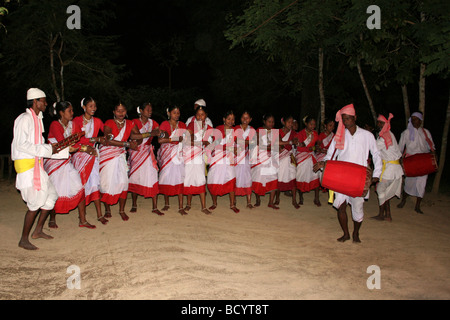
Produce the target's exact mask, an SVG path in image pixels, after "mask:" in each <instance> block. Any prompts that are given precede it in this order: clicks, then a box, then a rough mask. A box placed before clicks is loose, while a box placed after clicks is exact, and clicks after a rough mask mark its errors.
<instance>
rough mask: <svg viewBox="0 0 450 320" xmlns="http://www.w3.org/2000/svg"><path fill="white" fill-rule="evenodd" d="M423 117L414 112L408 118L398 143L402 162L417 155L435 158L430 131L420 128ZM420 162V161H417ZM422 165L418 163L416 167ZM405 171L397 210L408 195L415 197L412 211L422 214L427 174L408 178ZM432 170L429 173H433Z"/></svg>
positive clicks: (401, 206) (419, 113) (403, 203)
mask: <svg viewBox="0 0 450 320" xmlns="http://www.w3.org/2000/svg"><path fill="white" fill-rule="evenodd" d="M422 122H423V115H422V113H421V112H414V113H413V114H412V115H411V117H410V118H409V122H408V128H407V129H406V130H405V131H403V132H402V134H401V136H400V141H399V148H400V151H401V152H402V154H403V157H404V158H403V159H404V160H403V162H405V159H406V158H407V157H409V156H412V155H417V154H429V155H430V156H431V157H433V158H434V157H435V147H434V142H433V139H432V137H431V133H430V131H428V130H427V129H424V128H423V127H422ZM419 162H420V161H419ZM421 165H422V164H421V163H419V164H418V166H421ZM404 169H405V186H404V189H403V192H402V200H401V202H400V203H399V204H398V205H397V207H398V208H403V206H404V205H405V203H406V198H407V197H408V195H411V196H413V197H417V200H416V206H415V208H414V210H415V211H416V212H417V213H420V214H423V212H422V210H421V209H420V203H421V202H422V199H423V196H424V194H425V187H426V185H427V179H428V174H426V175H421V176H408V173H407V170H406V166H405V163H404ZM433 170H434V168H432V170H431V171H433Z"/></svg>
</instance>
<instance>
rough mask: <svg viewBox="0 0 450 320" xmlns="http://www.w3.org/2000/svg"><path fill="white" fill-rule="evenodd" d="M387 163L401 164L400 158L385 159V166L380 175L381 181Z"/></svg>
mask: <svg viewBox="0 0 450 320" xmlns="http://www.w3.org/2000/svg"><path fill="white" fill-rule="evenodd" d="M386 163H392V164H400V159H398V160H392V161H386V160H383V167H382V168H381V175H380V181H381V179H382V178H383V173H384V171H385V170H386Z"/></svg>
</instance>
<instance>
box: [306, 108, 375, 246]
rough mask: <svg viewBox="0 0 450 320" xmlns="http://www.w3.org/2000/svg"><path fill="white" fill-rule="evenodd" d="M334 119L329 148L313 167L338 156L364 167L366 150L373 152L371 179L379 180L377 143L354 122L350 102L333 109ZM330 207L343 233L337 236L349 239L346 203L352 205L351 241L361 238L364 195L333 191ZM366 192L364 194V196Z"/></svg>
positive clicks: (371, 135) (367, 153)
mask: <svg viewBox="0 0 450 320" xmlns="http://www.w3.org/2000/svg"><path fill="white" fill-rule="evenodd" d="M336 121H337V122H338V123H339V125H338V128H337V131H336V135H335V137H334V139H333V142H331V145H330V147H329V148H328V152H327V155H326V156H325V159H324V161H319V162H317V163H316V164H315V165H314V170H316V171H317V170H319V169H322V168H324V167H325V162H326V161H327V160H331V159H333V160H339V161H347V162H351V163H355V164H358V165H361V166H365V167H367V165H368V162H367V160H368V158H369V152H370V154H371V155H372V160H373V163H374V166H375V168H374V171H373V175H372V177H373V178H372V183H376V182H378V180H379V179H378V178H379V177H380V174H381V168H382V162H381V158H380V156H379V152H378V148H377V144H376V141H375V137H374V136H373V134H372V133H371V132H369V131H367V130H364V129H362V128H360V127H359V126H357V125H356V114H355V108H354V106H353V104H350V105H347V106H345V107H344V108H342V109H341V110H339V111H338V112H337V113H336ZM335 196H336V198H335V200H334V202H333V207H335V208H336V209H337V210H338V212H337V216H338V220H339V224H340V226H341V228H342V231H343V232H344V235H343V236H342V237H340V238H338V239H337V240H338V241H339V242H344V241H347V240H350V234H349V231H348V220H347V203H348V204H349V205H351V207H352V219H353V226H354V228H353V242H354V243H359V242H361V240H360V238H359V229H360V228H361V224H362V221H363V218H364V212H363V205H364V199H365V198H364V197H355V198H353V197H350V196H347V195H345V194H341V193H338V192H336V193H335ZM368 197H369V194H367V195H366V199H367V198H368Z"/></svg>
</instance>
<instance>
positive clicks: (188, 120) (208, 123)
mask: <svg viewBox="0 0 450 320" xmlns="http://www.w3.org/2000/svg"><path fill="white" fill-rule="evenodd" d="M192 119H195V116H192V117H189V118H188V119H187V120H186V127H187V126H188V125H189V123H191V121H192ZM205 123H206V124H207V125H208V126H210V127H211V128H214V126H213V123H212V121H211V119H209V118H208V117H206V119H205Z"/></svg>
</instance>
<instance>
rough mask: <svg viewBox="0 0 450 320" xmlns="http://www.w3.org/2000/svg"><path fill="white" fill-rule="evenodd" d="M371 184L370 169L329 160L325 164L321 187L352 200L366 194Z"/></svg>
mask: <svg viewBox="0 0 450 320" xmlns="http://www.w3.org/2000/svg"><path fill="white" fill-rule="evenodd" d="M371 182H372V169H370V168H366V167H364V166H360V165H359V164H355V163H351V162H346V161H336V160H329V161H327V162H326V163H325V168H324V170H323V176H322V187H324V188H327V189H330V190H333V191H335V192H338V193H342V194H345V195H347V196H350V197H352V198H356V197H363V196H365V195H366V194H367V192H368V190H369V188H370V185H371Z"/></svg>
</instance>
